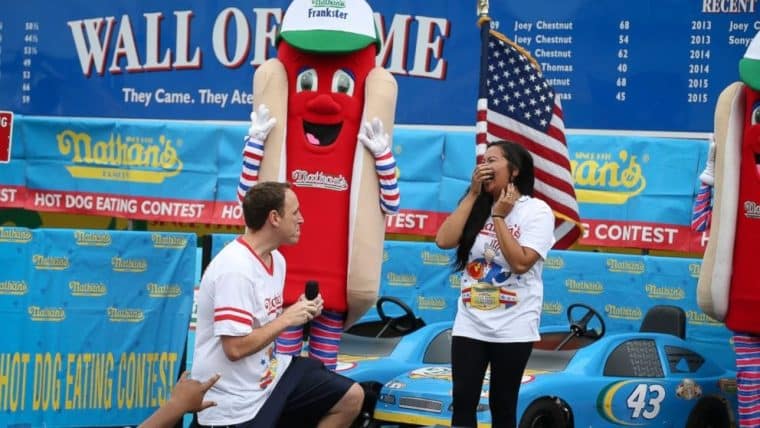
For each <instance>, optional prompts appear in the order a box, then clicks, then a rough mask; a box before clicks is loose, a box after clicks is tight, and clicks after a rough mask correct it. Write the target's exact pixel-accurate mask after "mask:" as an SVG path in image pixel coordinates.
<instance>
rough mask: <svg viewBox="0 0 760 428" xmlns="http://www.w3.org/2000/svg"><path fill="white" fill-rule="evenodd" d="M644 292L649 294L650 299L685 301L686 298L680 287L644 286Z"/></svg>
mask: <svg viewBox="0 0 760 428" xmlns="http://www.w3.org/2000/svg"><path fill="white" fill-rule="evenodd" d="M644 290H645V291H646V292H647V296H649V298H650V299H670V300H683V299H684V298H685V297H686V292H685V291H684V289H683V288H680V287H664V286H659V285H657V284H647V285H645V286H644Z"/></svg>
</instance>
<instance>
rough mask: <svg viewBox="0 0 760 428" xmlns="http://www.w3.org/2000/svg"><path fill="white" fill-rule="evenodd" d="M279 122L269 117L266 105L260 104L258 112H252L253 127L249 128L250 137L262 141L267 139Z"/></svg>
mask: <svg viewBox="0 0 760 428" xmlns="http://www.w3.org/2000/svg"><path fill="white" fill-rule="evenodd" d="M275 123H277V120H276V119H275V118H273V117H271V116H270V115H269V109H268V108H267V106H266V105H265V104H259V110H258V112H257V111H256V110H254V111H252V112H251V127H250V128H248V136H249V137H251V139H254V140H257V141H261V142H263V141H264V140H266V139H267V136H269V132H270V131H271V130H272V128H273V127H274V124H275Z"/></svg>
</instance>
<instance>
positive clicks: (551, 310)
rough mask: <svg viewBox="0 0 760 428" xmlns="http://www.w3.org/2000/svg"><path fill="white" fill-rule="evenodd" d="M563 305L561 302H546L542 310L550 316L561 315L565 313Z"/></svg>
mask: <svg viewBox="0 0 760 428" xmlns="http://www.w3.org/2000/svg"><path fill="white" fill-rule="evenodd" d="M563 309H564V308H563V307H562V303H560V302H546V301H545V302H544V304H543V306H542V308H541V310H542V311H543V312H544V313H547V314H549V315H560V314H561V313H562V311H563Z"/></svg>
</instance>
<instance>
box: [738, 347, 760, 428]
mask: <svg viewBox="0 0 760 428" xmlns="http://www.w3.org/2000/svg"><path fill="white" fill-rule="evenodd" d="M734 347H735V348H736V370H737V372H736V388H737V393H738V399H739V426H741V427H742V428H745V427H760V336H753V335H746V334H735V335H734Z"/></svg>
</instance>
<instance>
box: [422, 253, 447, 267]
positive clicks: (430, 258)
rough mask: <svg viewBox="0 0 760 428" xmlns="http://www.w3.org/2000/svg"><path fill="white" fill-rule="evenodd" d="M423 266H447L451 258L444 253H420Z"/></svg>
mask: <svg viewBox="0 0 760 428" xmlns="http://www.w3.org/2000/svg"><path fill="white" fill-rule="evenodd" d="M420 257H421V258H422V264H423V265H433V266H446V265H448V264H449V256H448V255H447V254H443V253H433V252H430V251H423V252H421V253H420Z"/></svg>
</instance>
